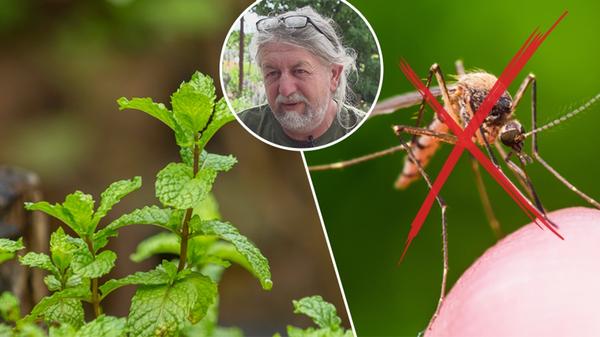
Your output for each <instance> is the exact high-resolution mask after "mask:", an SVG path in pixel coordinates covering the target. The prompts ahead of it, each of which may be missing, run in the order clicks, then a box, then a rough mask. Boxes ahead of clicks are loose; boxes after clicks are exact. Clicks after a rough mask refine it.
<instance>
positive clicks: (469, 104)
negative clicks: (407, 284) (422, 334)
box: [309, 60, 600, 329]
mask: <svg viewBox="0 0 600 337" xmlns="http://www.w3.org/2000/svg"><path fill="white" fill-rule="evenodd" d="M455 66H456V74H457V75H456V79H457V81H456V82H455V83H453V84H447V82H446V80H445V79H444V74H443V72H442V70H441V68H440V67H439V65H437V64H433V65H432V66H431V67H430V69H429V73H428V76H427V80H426V86H427V88H430V85H431V81H432V78H433V77H434V76H435V79H436V81H437V83H438V86H437V87H432V88H431V89H430V91H431V92H432V94H433V95H435V96H441V97H442V100H443V103H444V108H445V109H446V111H447V112H448V113H449V115H450V116H451V117H452V119H454V120H455V121H456V123H457V124H458V125H460V126H461V127H462V128H463V129H464V128H466V126H467V125H468V124H469V122H470V121H471V119H473V116H474V113H475V111H477V110H478V109H479V106H480V105H481V104H482V103H483V101H484V100H485V97H486V96H487V94H488V93H489V91H490V90H491V89H492V87H493V85H494V83H495V82H496V81H497V78H496V77H495V76H494V75H492V74H489V73H487V72H484V71H474V72H465V69H464V66H463V63H462V61H460V60H459V61H457V62H456V63H455ZM528 88H530V90H531V131H529V132H526V131H525V129H524V127H523V126H522V125H521V123H520V122H519V121H518V120H517V119H516V118H515V110H516V108H517V106H518V105H519V103H520V102H521V100H522V98H523V95H524V93H525V92H526V90H527V89H528ZM598 100H600V94H597V95H596V96H595V97H593V98H592V99H590V100H589V101H587V102H586V103H585V104H583V105H582V106H580V107H579V108H577V109H575V110H573V111H571V112H569V113H567V114H565V115H563V116H561V117H560V118H558V119H555V120H554V121H552V122H550V123H547V124H545V125H543V126H540V127H538V126H537V81H536V78H535V75H533V74H529V75H528V76H527V77H526V78H525V79H524V80H523V82H522V84H521V86H520V87H519V89H518V90H517V92H516V93H515V95H514V97H512V96H511V95H510V93H509V92H508V91H506V92H504V93H503V94H502V95H501V96H500V98H499V99H498V101H497V102H496V103H495V105H494V107H493V108H492V110H491V112H490V114H489V115H488V116H487V117H486V118H485V120H484V122H483V124H482V125H481V126H480V127H479V129H478V130H477V131H476V133H475V134H474V135H473V139H472V140H473V142H474V143H476V144H478V145H480V146H482V147H484V148H485V149H486V152H487V154H488V156H489V158H490V160H491V161H492V163H493V164H494V165H495V166H496V167H497V168H498V169H499V170H500V172H502V173H503V174H504V172H503V171H502V168H501V166H500V164H499V163H500V162H499V161H498V159H497V158H496V155H495V154H494V152H493V149H492V146H494V148H495V149H496V150H497V151H498V153H499V154H500V156H501V158H502V161H504V162H505V163H506V165H507V167H508V168H509V169H510V171H511V172H512V173H513V174H514V175H515V176H516V178H517V181H518V182H519V184H520V185H521V186H522V187H523V188H524V189H525V191H526V192H527V194H528V196H529V198H530V199H531V200H533V203H534V205H535V207H536V208H537V209H538V210H539V211H540V212H541V213H542V214H543V215H545V214H546V211H545V209H544V207H543V205H542V202H541V200H540V198H539V196H538V194H537V192H536V190H535V188H534V186H533V183H532V181H531V179H530V177H529V175H528V174H527V171H526V168H525V167H526V165H527V164H529V163H531V162H532V161H533V160H534V159H535V160H536V161H538V162H539V163H540V164H541V165H542V166H543V167H544V168H545V169H546V170H548V171H549V172H550V173H551V174H552V175H554V176H555V177H556V179H558V180H559V181H560V182H561V183H563V184H564V185H565V186H566V187H567V188H568V189H570V190H571V191H573V192H575V193H576V194H577V195H579V196H580V197H581V198H583V199H584V200H585V201H586V202H588V203H589V204H591V205H592V206H594V207H596V208H598V209H600V203H598V202H597V201H596V200H594V199H593V198H591V197H590V196H588V195H587V194H585V193H583V192H582V191H580V190H579V189H578V188H576V187H575V186H574V185H573V184H571V183H570V182H569V181H568V180H567V179H566V178H564V177H563V176H562V175H561V174H559V173H558V171H556V170H555V169H554V168H553V167H552V166H550V164H548V163H547V162H546V161H545V160H544V159H543V158H542V157H541V155H540V152H539V150H538V145H537V134H538V133H539V132H541V131H544V130H547V129H549V128H552V127H554V126H556V125H558V124H560V123H562V122H564V121H565V120H567V119H569V118H572V117H574V116H575V115H577V114H579V113H580V112H581V111H584V110H586V109H588V108H589V107H590V106H592V105H593V104H594V103H596V102H597V101H598ZM415 105H419V110H418V112H417V118H416V125H415V126H408V125H394V126H393V127H392V128H393V130H394V132H395V133H396V135H397V136H398V137H399V139H400V141H401V144H400V145H398V146H394V147H391V148H389V149H386V150H383V151H378V152H374V153H371V154H368V155H365V156H362V157H358V158H354V159H350V160H345V161H341V162H337V163H332V164H325V165H316V166H310V167H309V170H311V171H321V170H332V169H341V168H345V167H348V166H352V165H356V164H358V163H362V162H365V161H368V160H371V159H375V158H378V157H382V156H385V155H389V154H392V153H395V152H398V151H405V152H406V153H407V156H406V157H405V161H404V167H403V169H402V172H401V173H400V175H399V176H398V178H397V180H396V182H395V184H394V186H395V188H397V189H406V188H407V187H408V186H410V184H412V183H413V182H414V181H416V180H417V179H419V178H420V177H422V178H423V180H424V181H425V182H426V184H427V185H428V187H429V188H430V189H431V187H432V184H431V180H430V179H429V176H428V175H427V173H426V172H425V170H424V169H425V167H426V166H427V164H428V163H429V161H430V159H431V157H432V156H433V155H434V154H435V152H436V151H437V149H438V148H439V146H440V144H441V143H450V144H455V143H456V142H457V137H456V136H455V135H453V134H451V133H449V132H448V131H449V128H448V126H447V125H446V123H444V121H443V120H440V118H439V117H438V116H437V115H436V114H434V117H433V120H432V121H431V123H430V124H429V126H428V127H426V128H424V127H421V123H422V121H423V113H424V108H425V99H424V97H423V96H422V95H421V94H420V93H418V92H411V93H407V94H402V95H398V96H395V97H392V98H389V99H386V100H384V101H382V102H380V103H378V104H377V105H376V106H375V109H374V110H373V112H372V113H371V116H370V117H371V118H372V117H374V116H378V115H383V114H390V113H393V112H395V111H397V110H399V109H404V108H409V107H412V106H415ZM404 134H408V135H411V136H412V138H411V140H410V141H408V142H405V141H404V140H403V138H402V135H404ZM529 137H531V153H532V156H530V155H528V154H526V153H525V152H524V151H523V145H524V141H525V139H526V138H529ZM505 148H507V150H508V152H507V150H505ZM532 157H533V159H532ZM470 158H471V168H472V170H473V173H474V177H475V183H476V185H477V190H478V192H479V194H480V196H481V202H482V206H483V209H484V212H485V214H486V218H487V220H488V223H489V225H490V227H491V229H492V231H493V232H494V234H495V235H496V237H497V238H498V239H500V238H501V237H502V236H503V235H504V234H503V232H502V230H501V228H500V223H499V222H498V220H497V218H496V215H495V214H494V211H493V208H492V205H491V203H490V199H489V196H488V193H487V190H486V188H485V185H484V183H483V178H482V176H481V172H480V169H479V163H478V162H477V160H476V159H475V158H473V157H472V156H470ZM515 161H516V162H515ZM436 200H437V203H438V204H439V206H440V208H441V211H442V212H441V214H442V221H441V222H442V255H443V271H442V282H441V290H440V297H439V300H438V304H437V307H436V310H435V312H434V314H433V316H432V318H431V320H430V322H429V324H428V327H427V329H429V328H430V327H431V325H432V324H433V322H434V320H435V318H436V317H437V315H438V313H439V311H440V309H441V306H442V303H443V300H444V297H445V293H446V279H447V274H448V240H447V223H446V212H445V211H446V203H445V202H444V200H443V199H442V198H441V197H440V196H438V197H436ZM550 223H552V222H550Z"/></svg>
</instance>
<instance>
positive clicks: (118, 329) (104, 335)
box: [75, 315, 126, 337]
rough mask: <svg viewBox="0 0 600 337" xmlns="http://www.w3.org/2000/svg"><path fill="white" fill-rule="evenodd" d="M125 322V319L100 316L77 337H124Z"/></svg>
mask: <svg viewBox="0 0 600 337" xmlns="http://www.w3.org/2000/svg"><path fill="white" fill-rule="evenodd" d="M125 322H126V320H125V318H117V317H112V316H105V315H100V316H98V318H96V319H95V320H93V321H91V322H89V323H87V324H86V325H84V326H83V327H81V329H79V331H77V334H75V337H91V336H93V337H123V336H125Z"/></svg>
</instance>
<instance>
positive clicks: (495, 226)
mask: <svg viewBox="0 0 600 337" xmlns="http://www.w3.org/2000/svg"><path fill="white" fill-rule="evenodd" d="M470 158H471V169H472V170H473V173H474V174H475V184H476V185H477V191H478V192H479V195H480V196H481V203H482V205H483V210H484V211H485V216H486V218H487V220H488V223H489V224H490V227H491V228H492V231H493V232H494V235H495V236H496V239H498V240H499V239H501V238H502V237H504V233H503V232H502V229H501V228H500V222H499V221H498V218H496V215H495V214H494V209H493V208H492V204H491V202H490V197H489V196H488V193H487V190H486V188H485V184H484V183H483V177H482V176H481V171H480V170H479V163H478V162H477V160H475V158H473V156H471V157H470Z"/></svg>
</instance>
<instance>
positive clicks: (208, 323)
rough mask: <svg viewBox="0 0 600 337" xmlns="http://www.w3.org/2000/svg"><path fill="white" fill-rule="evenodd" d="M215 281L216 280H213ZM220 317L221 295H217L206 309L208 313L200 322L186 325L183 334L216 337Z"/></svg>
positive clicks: (192, 336) (186, 335)
mask: <svg viewBox="0 0 600 337" xmlns="http://www.w3.org/2000/svg"><path fill="white" fill-rule="evenodd" d="M213 281H214V280H213ZM218 319H219V296H218V295H217V296H216V297H215V301H214V302H213V303H212V304H211V305H210V307H209V308H208V310H207V311H206V315H204V318H202V319H201V320H200V321H199V322H197V323H195V324H193V325H186V326H185V327H184V328H183V329H181V331H180V332H181V335H182V336H183V337H195V336H211V337H214V331H215V328H216V327H217V321H218Z"/></svg>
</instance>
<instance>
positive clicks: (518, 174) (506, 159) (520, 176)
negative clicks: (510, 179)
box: [494, 142, 533, 198]
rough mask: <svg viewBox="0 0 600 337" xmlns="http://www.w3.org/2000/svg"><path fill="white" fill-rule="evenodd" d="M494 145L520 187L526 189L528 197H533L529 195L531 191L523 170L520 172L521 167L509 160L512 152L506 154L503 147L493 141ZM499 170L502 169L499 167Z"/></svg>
mask: <svg viewBox="0 0 600 337" xmlns="http://www.w3.org/2000/svg"><path fill="white" fill-rule="evenodd" d="M494 145H495V146H496V150H497V151H498V153H500V156H501V157H502V159H503V160H504V162H505V163H506V164H507V165H508V167H509V169H510V171H511V172H512V173H513V174H514V175H515V177H516V178H517V180H518V181H519V184H521V187H523V188H524V189H525V190H526V191H527V194H528V195H529V198H533V197H532V195H531V192H530V191H529V187H528V186H527V183H526V182H525V180H524V176H525V174H524V173H523V172H521V169H520V168H519V166H517V165H516V164H515V163H513V162H512V161H511V160H510V157H511V156H512V154H513V153H512V152H509V153H508V154H507V153H506V151H504V148H502V146H501V145H500V144H499V143H498V142H496V143H494ZM500 170H501V171H502V169H500Z"/></svg>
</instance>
